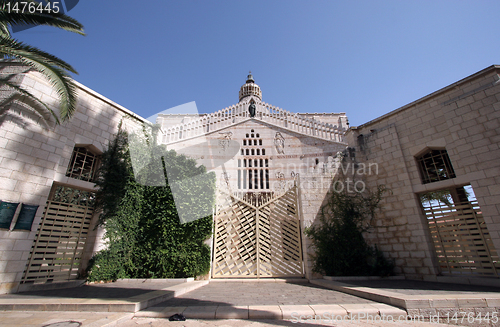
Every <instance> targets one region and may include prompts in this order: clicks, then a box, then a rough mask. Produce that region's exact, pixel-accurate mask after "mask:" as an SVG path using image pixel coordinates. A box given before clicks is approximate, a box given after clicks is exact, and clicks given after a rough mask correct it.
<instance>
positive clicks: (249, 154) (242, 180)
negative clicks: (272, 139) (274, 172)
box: [238, 129, 270, 191]
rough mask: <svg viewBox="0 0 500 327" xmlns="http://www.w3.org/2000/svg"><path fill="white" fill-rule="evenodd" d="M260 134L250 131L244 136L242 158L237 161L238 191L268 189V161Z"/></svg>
mask: <svg viewBox="0 0 500 327" xmlns="http://www.w3.org/2000/svg"><path fill="white" fill-rule="evenodd" d="M259 137H260V134H259V133H255V131H254V130H253V129H252V130H250V133H248V134H246V139H244V140H243V148H244V149H241V155H242V158H240V159H238V168H239V169H238V189H240V190H247V191H248V190H252V191H253V190H268V189H269V186H270V185H269V184H270V181H269V159H268V157H265V154H266V151H265V149H264V148H263V146H262V139H260V138H259Z"/></svg>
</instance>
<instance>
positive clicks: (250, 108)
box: [248, 102, 255, 117]
mask: <svg viewBox="0 0 500 327" xmlns="http://www.w3.org/2000/svg"><path fill="white" fill-rule="evenodd" d="M248 112H249V113H250V117H255V102H252V103H250V105H249V106H248Z"/></svg>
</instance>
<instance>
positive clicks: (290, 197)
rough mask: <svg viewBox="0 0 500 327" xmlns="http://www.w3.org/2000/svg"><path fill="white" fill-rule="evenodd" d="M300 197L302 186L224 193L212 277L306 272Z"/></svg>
mask: <svg viewBox="0 0 500 327" xmlns="http://www.w3.org/2000/svg"><path fill="white" fill-rule="evenodd" d="M221 192H222V191H221ZM297 198H298V189H297V186H296V185H294V186H293V187H292V188H290V189H289V190H288V191H286V192H285V193H284V194H282V195H275V194H274V193H271V192H270V193H264V192H263V193H246V194H243V193H242V194H229V193H222V196H221V197H219V199H220V201H222V203H219V205H218V208H219V209H218V211H217V213H216V215H215V241H214V259H213V268H212V277H213V278H228V277H238V278H260V277H302V276H304V270H303V264H302V249H301V240H300V220H299V214H298V206H297V202H298V201H297Z"/></svg>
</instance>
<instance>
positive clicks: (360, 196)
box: [305, 186, 394, 276]
mask: <svg viewBox="0 0 500 327" xmlns="http://www.w3.org/2000/svg"><path fill="white" fill-rule="evenodd" d="M385 192H387V189H386V188H385V187H384V186H379V187H378V188H377V190H376V191H374V192H371V191H367V192H365V193H358V192H352V193H349V192H347V191H343V192H335V191H332V192H331V193H329V196H328V198H327V203H326V204H325V205H324V206H323V207H322V208H321V211H320V214H319V223H318V224H316V225H313V226H311V227H309V228H306V230H305V234H306V235H307V236H308V237H310V238H311V240H312V244H313V246H314V251H315V253H314V256H313V259H314V265H313V270H314V271H315V272H318V273H321V274H324V275H327V276H370V275H379V276H388V275H391V274H392V271H393V269H394V263H393V262H392V261H390V260H388V259H386V258H385V257H384V256H383V254H382V252H381V251H380V250H379V249H378V248H377V247H371V246H369V245H368V244H367V243H366V241H365V239H364V237H363V232H367V231H368V230H369V228H370V226H371V221H372V220H373V218H374V215H375V212H376V211H377V210H378V209H379V208H380V201H381V199H382V196H383V194H384V193H385Z"/></svg>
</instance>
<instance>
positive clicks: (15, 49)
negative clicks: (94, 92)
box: [0, 35, 78, 74]
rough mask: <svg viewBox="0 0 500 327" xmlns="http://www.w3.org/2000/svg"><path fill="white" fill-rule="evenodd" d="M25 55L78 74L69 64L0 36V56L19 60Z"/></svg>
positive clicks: (34, 48)
mask: <svg viewBox="0 0 500 327" xmlns="http://www.w3.org/2000/svg"><path fill="white" fill-rule="evenodd" d="M26 54H30V55H33V56H37V57H40V59H43V61H45V62H47V63H48V64H50V65H52V66H58V67H60V68H62V69H64V70H67V71H70V72H72V73H74V74H78V72H77V71H76V70H75V69H74V68H73V67H72V66H71V65H70V64H68V63H67V62H65V61H64V60H62V59H59V58H57V57H56V56H54V55H52V54H50V53H48V52H45V51H43V50H40V49H38V48H36V47H32V46H30V45H27V44H24V43H22V42H19V41H17V40H15V39H12V38H9V37H3V36H1V35H0V55H5V56H9V57H17V58H20V57H22V56H24V55H26Z"/></svg>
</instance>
